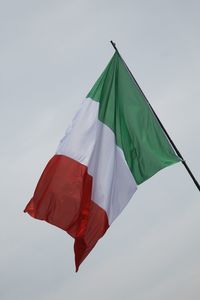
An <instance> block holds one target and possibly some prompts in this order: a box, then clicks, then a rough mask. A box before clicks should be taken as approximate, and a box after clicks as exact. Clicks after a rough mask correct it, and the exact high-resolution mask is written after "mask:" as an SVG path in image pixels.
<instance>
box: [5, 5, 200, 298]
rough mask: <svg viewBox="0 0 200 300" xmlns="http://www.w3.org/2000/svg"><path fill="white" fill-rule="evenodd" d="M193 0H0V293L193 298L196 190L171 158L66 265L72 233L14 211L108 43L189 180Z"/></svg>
mask: <svg viewBox="0 0 200 300" xmlns="http://www.w3.org/2000/svg"><path fill="white" fill-rule="evenodd" d="M199 11H200V2H199V1H183V0H182V1H178V0H174V1H172V0H168V1H165V0H163V1H162V0H160V1H158V0H157V1H155V0H153V1H151V0H149V1H147V0H146V1H145V0H140V1H134V0H133V1H126V0H124V1H118V0H115V1H105V0H101V1H96V0H95V1H91V0H90V1H89V0H88V1H80V0H79V1H64V0H58V1H52V0H48V1H47V0H44V1H38V0H29V1H25V0H24V1H22V0H19V1H14V0H8V1H2V0H1V1H0V83H1V88H0V101H1V110H0V122H1V126H0V136H1V156H0V160H1V161H0V165H1V192H0V193H1V198H0V199H1V211H0V225H1V235H0V245H1V256H0V278H1V280H0V299H2V300H12V299H15V300H21V299H28V300H35V299H37V300H58V299H59V300H64V299H79V298H81V299H87V300H88V299H96V300H100V299H115V300H118V299H120V300H121V299H122V297H123V299H127V300H129V299H137V300H160V299H162V300H168V299H170V300H179V299H180V300H199V299H200V272H199V270H200V259H199V253H200V239H199V228H200V217H199V216H200V201H199V200H200V197H199V192H198V191H197V189H196V188H195V186H194V185H193V183H192V181H191V180H190V178H189V176H188V175H187V173H186V172H185V170H184V168H183V167H182V165H181V164H177V165H175V166H172V167H169V168H167V169H165V170H163V171H161V172H160V173H158V174H157V175H155V176H154V177H152V178H151V179H150V180H148V181H147V182H145V183H144V184H143V185H141V186H140V187H139V190H138V191H137V193H136V194H135V195H134V197H133V199H132V200H131V202H130V203H129V205H128V206H127V207H126V209H125V210H124V211H123V213H122V214H121V215H120V216H119V217H118V219H117V220H116V221H115V222H114V223H113V224H112V226H111V228H110V229H109V230H108V232H107V233H106V235H105V236H104V237H103V238H102V240H101V241H99V243H98V244H97V246H96V247H95V249H94V250H93V251H92V253H91V254H90V255H89V256H88V258H87V259H86V260H85V261H84V263H83V264H82V265H81V268H80V271H79V272H78V274H75V272H74V257H73V240H72V239H71V238H70V237H69V236H68V235H67V234H65V232H64V231H61V230H59V229H57V228H55V227H53V226H50V225H49V224H47V223H44V222H41V221H37V220H34V219H32V218H30V217H29V216H28V215H25V214H23V212H22V211H23V209H24V206H25V205H26V203H27V201H28V200H29V199H30V197H31V195H32V193H33V191H34V188H35V185H36V183H37V181H38V179H39V176H40V174H41V172H42V171H43V168H44V166H45V165H46V163H47V161H48V160H49V159H50V157H51V156H52V155H53V154H54V151H55V150H56V147H57V144H58V142H59V140H60V139H61V138H62V136H63V134H64V132H65V129H66V127H67V126H68V125H69V123H70V121H71V119H72V117H73V115H74V113H75V112H76V110H77V109H78V107H79V105H80V103H81V101H82V99H83V98H84V97H85V95H86V94H87V92H88V91H89V89H90V88H91V86H92V85H93V83H94V82H95V81H96V79H97V77H98V76H99V75H100V73H101V72H102V71H103V69H104V67H105V66H106V64H107V63H108V61H109V59H110V58H111V56H112V54H113V49H112V47H111V45H110V44H109V41H110V40H111V39H113V40H114V41H116V42H117V45H118V47H119V49H120V51H121V54H122V56H123V57H124V59H125V61H126V62H127V64H128V66H129V68H130V69H131V70H132V72H133V73H134V75H135V77H136V78H137V80H138V82H139V83H140V85H141V87H142V88H143V90H144V92H145V93H146V95H147V97H148V99H149V101H150V102H151V104H152V106H153V107H154V109H155V110H156V112H157V113H158V115H159V116H160V118H161V120H162V121H163V123H164V125H165V127H166V128H167V130H168V132H169V133H170V135H171V137H172V138H173V140H174V142H175V143H176V144H177V146H178V147H179V148H180V150H181V152H182V154H183V156H184V157H185V159H186V160H187V162H188V164H189V165H190V167H191V169H192V170H193V172H194V174H195V175H196V176H197V178H198V179H199V180H200V172H199V169H200V168H199V167H200V163H199V153H200V120H199V111H200V100H199V99H200V85H199V78H200V60H199V52H200V39H199V36H200V21H199Z"/></svg>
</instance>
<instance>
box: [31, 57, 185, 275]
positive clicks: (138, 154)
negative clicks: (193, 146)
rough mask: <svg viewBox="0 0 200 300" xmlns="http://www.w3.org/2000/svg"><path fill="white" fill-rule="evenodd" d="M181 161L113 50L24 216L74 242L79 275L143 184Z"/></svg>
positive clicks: (42, 176)
mask: <svg viewBox="0 0 200 300" xmlns="http://www.w3.org/2000/svg"><path fill="white" fill-rule="evenodd" d="M180 160H181V159H180V158H179V157H178V156H177V155H176V154H175V152H174V150H173V148H172V146H171V144H170V143H169V141H168V139H167V137H166V136H165V134H164V132H163V130H162V128H161V127H160V125H159V123H158V120H157V118H156V117H155V115H154V113H153V112H152V110H151V108H150V106H149V104H148V103H147V101H146V99H145V97H144V95H143V94H142V92H141V90H140V89H139V87H138V85H137V83H136V82H135V81H134V79H133V78H132V77H131V75H130V72H129V71H128V70H127V67H126V65H125V64H124V62H123V60H122V59H121V56H120V55H119V54H118V52H115V53H114V55H113V57H112V58H111V60H110V62H109V63H108V65H107V67H106V69H105V70H104V71H103V73H102V74H101V76H100V77H99V79H98V80H97V81H96V83H95V84H94V86H93V87H92V89H91V91H90V92H89V93H88V95H87V97H86V99H84V101H83V103H82V104H81V107H80V109H79V111H78V112H77V114H76V115H75V117H74V119H73V120H72V123H71V125H70V126H69V128H68V129H67V131H66V133H65V136H64V138H63V139H62V140H61V142H60V144H59V146H58V148H57V151H56V153H55V155H54V156H53V157H52V158H51V159H50V161H49V162H48V164H47V166H46V168H45V170H44V172H43V174H42V175H41V178H40V180H39V182H38V184H37V187H36V190H35V192H34V195H33V197H32V199H31V200H30V202H29V203H28V205H27V206H26V208H25V212H27V213H29V215H31V216H32V217H34V218H36V219H40V220H45V221H47V222H49V223H50V224H53V225H55V226H57V227H59V228H61V229H63V230H64V231H66V232H67V233H68V234H70V235H71V236H72V237H73V238H74V239H75V241H74V252H75V264H76V271H77V270H78V268H79V265H80V264H81V262H82V261H83V260H84V259H85V258H86V256H87V255H88V254H89V253H90V251H91V250H92V249H93V247H94V246H95V244H96V243H97V241H98V240H99V239H100V238H101V237H102V236H103V235H104V234H105V232H106V230H107V229H108V228H109V227H110V225H111V224H112V222H113V221H114V220H115V219H116V218H117V216H118V215H119V214H120V213H121V211H122V210H123V209H124V207H125V206H126V205H127V203H128V202H129V200H130V199H131V197H132V196H133V194H134V193H135V191H136V189H137V186H138V185H140V184H141V183H143V182H144V181H145V180H147V179H148V178H150V177H151V176H153V175H154V174H155V173H156V172H158V171H159V170H161V169H163V168H165V167H167V166H169V165H172V164H174V163H177V162H179V161H180Z"/></svg>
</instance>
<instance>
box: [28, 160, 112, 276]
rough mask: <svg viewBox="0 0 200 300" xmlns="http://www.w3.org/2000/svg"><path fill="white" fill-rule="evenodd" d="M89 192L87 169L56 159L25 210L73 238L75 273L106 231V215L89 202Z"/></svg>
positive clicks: (49, 163)
mask: <svg viewBox="0 0 200 300" xmlns="http://www.w3.org/2000/svg"><path fill="white" fill-rule="evenodd" d="M91 191H92V176H90V175H89V174H88V170H87V167H86V166H84V165H82V164H80V163H79V162H77V161H75V160H73V159H71V158H69V157H66V156H63V155H55V156H54V157H53V158H52V159H51V160H50V161H49V162H48V164H47V166H46V168H45V170H44V172H43V174H42V176H41V178H40V180H39V182H38V184H37V187H36V190H35V193H34V195H33V198H32V199H31V200H30V202H29V203H28V205H27V206H26V208H25V210H24V211H25V212H27V213H29V214H30V215H31V216H32V217H34V218H36V219H40V220H45V221H47V222H48V223H50V224H53V225H55V226H57V227H59V228H61V229H63V230H65V231H66V232H68V233H69V234H70V235H71V236H72V237H73V238H75V242H74V252H75V263H76V271H78V268H79V265H80V264H81V262H82V261H83V260H84V259H85V258H86V256H87V255H88V254H89V253H90V251H91V250H92V248H93V247H94V246H95V244H96V243H97V241H98V240H99V239H100V238H101V237H102V236H103V235H104V233H105V232H106V230H107V229H108V227H109V225H108V218H107V214H106V212H105V211H104V210H103V209H102V208H101V207H99V206H98V205H97V204H96V203H95V202H94V201H92V200H91Z"/></svg>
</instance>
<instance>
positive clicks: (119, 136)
mask: <svg viewBox="0 0 200 300" xmlns="http://www.w3.org/2000/svg"><path fill="white" fill-rule="evenodd" d="M87 97H88V98H91V99H93V100H95V101H97V102H99V104H100V107H99V120H100V121H102V122H103V123H105V124H106V125H107V126H108V127H110V128H111V129H112V131H113V132H114V134H115V138H116V143H117V145H118V146H119V147H120V148H121V149H122V150H123V152H124V156H125V159H126V161H127V164H128V166H129V168H130V170H131V173H132V174H133V176H134V178H135V180H136V182H137V183H138V184H140V183H142V182H143V181H145V180H147V179H148V178H150V177H151V176H152V175H154V174H155V173H156V172H158V171H159V170H161V169H163V168H165V167H167V166H169V165H171V164H174V163H176V162H179V161H180V160H181V159H180V158H179V157H178V156H177V155H176V154H175V152H174V150H173V148H172V147H171V145H170V143H169V141H168V139H167V138H166V136H165V134H164V132H163V130H162V128H161V127H160V125H159V123H158V121H157V119H156V118H155V116H154V114H153V113H152V111H151V109H150V107H149V105H148V104H147V102H146V100H145V98H144V96H143V95H142V93H141V91H140V90H139V88H138V86H137V84H136V83H135V82H134V81H133V79H132V77H131V76H130V74H129V72H128V71H127V69H126V66H125V65H124V63H123V61H122V59H121V58H120V56H119V55H118V54H117V52H116V53H115V54H114V55H113V57H112V59H111V61H110V62H109V64H108V66H107V67H106V69H105V70H104V72H103V73H102V75H101V76H100V78H99V79H98V80H97V82H96V83H95V85H94V86H93V88H92V89H91V91H90V92H89V94H88V95H87ZM111 155H112V154H111ZM108 159H109V153H108Z"/></svg>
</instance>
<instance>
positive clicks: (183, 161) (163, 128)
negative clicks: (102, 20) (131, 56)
mask: <svg viewBox="0 0 200 300" xmlns="http://www.w3.org/2000/svg"><path fill="white" fill-rule="evenodd" d="M110 42H111V44H112V46H113V48H114V49H115V50H116V52H117V53H118V54H119V56H120V58H121V59H122V61H123V63H124V65H125V67H126V68H127V70H128V72H129V74H130V76H131V77H132V78H133V81H134V82H135V83H136V85H137V87H138V88H139V90H140V92H141V93H142V95H143V96H144V98H145V100H146V102H147V103H148V105H149V107H150V108H151V110H152V112H153V114H154V115H155V117H156V119H157V121H158V123H159V124H160V126H161V128H162V130H163V131H164V133H165V135H166V136H167V138H168V140H169V141H170V143H171V145H172V147H173V148H174V150H175V152H176V154H177V155H178V156H179V157H180V158H181V159H182V161H181V162H182V164H183V165H184V167H185V168H186V170H187V172H188V173H189V175H190V177H191V178H192V180H193V182H194V184H195V185H196V187H197V189H198V190H199V191H200V184H199V183H198V181H197V179H196V178H195V177H194V175H193V173H192V171H191V170H190V168H189V167H188V165H187V163H186V161H185V159H184V158H183V156H182V155H181V153H180V151H179V150H178V148H177V147H176V145H175V144H174V142H173V141H172V139H171V137H170V136H169V134H168V132H167V130H166V129H165V127H164V126H163V124H162V123H161V121H160V119H159V117H158V116H157V114H156V112H155V111H154V109H153V108H152V106H151V104H150V103H149V101H148V99H147V97H146V96H145V94H144V93H143V91H142V89H141V87H140V86H139V84H138V82H137V81H136V79H135V77H134V76H133V74H132V73H131V71H130V69H129V68H128V66H127V64H126V63H125V61H124V60H123V58H122V57H121V54H120V53H119V51H118V49H117V47H116V44H115V43H114V42H113V41H110Z"/></svg>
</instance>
